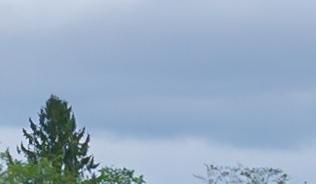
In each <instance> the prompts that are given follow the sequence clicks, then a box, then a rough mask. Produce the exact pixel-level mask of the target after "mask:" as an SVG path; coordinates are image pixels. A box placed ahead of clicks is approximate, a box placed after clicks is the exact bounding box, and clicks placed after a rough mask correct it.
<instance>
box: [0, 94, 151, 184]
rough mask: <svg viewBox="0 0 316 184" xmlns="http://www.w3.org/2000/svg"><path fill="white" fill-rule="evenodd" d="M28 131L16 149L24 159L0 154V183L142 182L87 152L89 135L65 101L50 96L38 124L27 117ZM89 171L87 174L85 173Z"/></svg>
mask: <svg viewBox="0 0 316 184" xmlns="http://www.w3.org/2000/svg"><path fill="white" fill-rule="evenodd" d="M29 121H30V128H31V132H27V131H26V130H25V129H23V134H24V136H25V138H26V140H27V145H24V144H21V145H20V146H19V147H18V152H19V153H23V155H24V156H25V157H26V161H19V160H16V159H13V158H12V156H11V154H10V153H9V151H8V150H7V151H6V152H4V153H0V161H1V162H0V163H2V164H0V184H144V183H145V181H144V179H143V176H135V175H134V171H133V170H128V169H126V168H123V169H115V168H110V167H105V168H102V169H101V170H99V172H95V169H96V168H97V167H98V164H95V163H94V158H93V156H91V155H88V149H89V142H90V136H89V135H87V136H85V128H83V129H80V130H77V129H76V120H75V117H74V114H73V113H72V109H71V107H69V106H68V103H67V102H66V101H63V100H60V99H59V98H58V97H56V96H51V97H50V98H49V100H48V101H47V102H46V106H45V107H44V108H42V109H41V111H40V113H39V124H38V125H37V124H35V123H34V122H33V121H32V120H31V119H30V120H29ZM88 173H89V174H88Z"/></svg>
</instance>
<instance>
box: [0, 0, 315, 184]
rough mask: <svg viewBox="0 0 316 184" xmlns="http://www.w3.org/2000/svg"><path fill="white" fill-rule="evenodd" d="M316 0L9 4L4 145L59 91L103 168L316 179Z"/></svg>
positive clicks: (3, 7)
mask: <svg viewBox="0 0 316 184" xmlns="http://www.w3.org/2000/svg"><path fill="white" fill-rule="evenodd" d="M315 6H316V3H315V2H313V1H309V0H303V1H302V0H301V1H298V0H182V1H177V0H159V1H156V0H66V1H62V0H55V1H50V0H47V1H42V0H41V1H40V0H28V1H24V0H1V1H0V84H1V86H0V101H1V103H0V112H1V114H0V122H1V125H0V126H1V127H2V130H1V131H2V132H3V134H1V135H0V139H2V145H1V146H2V147H5V146H7V145H5V144H8V145H11V146H12V145H14V144H18V143H19V141H20V138H21V137H17V136H16V134H19V133H17V132H19V130H20V129H21V128H22V127H27V126H28V122H27V119H28V118H29V117H31V118H33V119H34V120H36V119H37V113H38V112H39V109H40V107H42V106H43V105H44V103H45V101H46V100H47V99H48V98H49V96H50V94H56V95H58V96H60V97H61V98H63V99H66V100H67V101H69V103H70V104H72V105H73V108H74V111H75V114H76V117H77V120H78V123H79V124H80V125H81V126H86V127H87V129H88V130H89V132H90V133H91V134H92V135H93V137H92V142H93V141H94V140H93V138H95V143H92V144H93V145H92V148H93V150H95V152H96V156H97V157H98V158H99V159H100V160H102V162H104V164H114V165H118V166H130V167H132V168H135V169H137V170H138V171H139V172H140V173H144V174H145V177H146V178H147V180H148V183H150V184H161V183H163V184H174V183H182V184H192V183H199V182H198V181H197V180H196V179H194V178H193V177H192V174H193V173H196V172H201V173H202V174H204V173H203V163H209V162H212V163H218V164H235V163H237V162H238V163H245V164H246V165H247V164H248V165H251V166H274V167H282V168H284V169H285V170H288V171H289V172H290V173H291V174H292V175H293V178H295V177H296V178H297V181H303V180H304V179H306V180H309V181H310V182H311V183H313V182H316V178H315V176H313V174H312V171H315V169H316V166H315V165H316V159H315V158H314V156H312V155H315V154H316V148H315V145H316V134H315V130H316V115H315V110H316V86H315V78H316V73H315V68H316V63H315V59H316V26H315V18H316V11H315V10H314V9H315ZM13 148H14V146H13ZM110 153H111V154H110ZM166 178H167V179H168V180H167V179H166Z"/></svg>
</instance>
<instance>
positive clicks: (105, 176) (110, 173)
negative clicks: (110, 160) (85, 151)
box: [97, 167, 145, 184]
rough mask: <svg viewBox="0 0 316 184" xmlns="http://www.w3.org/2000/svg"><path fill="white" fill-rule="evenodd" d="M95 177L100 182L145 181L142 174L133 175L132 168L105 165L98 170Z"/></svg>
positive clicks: (127, 183) (135, 183)
mask: <svg viewBox="0 0 316 184" xmlns="http://www.w3.org/2000/svg"><path fill="white" fill-rule="evenodd" d="M100 173H101V174H100V176H99V177H98V178H97V179H98V181H99V183H102V184H142V183H145V181H144V178H143V176H135V174H134V171H133V170H128V169H126V168H123V169H115V168H110V167H105V168H102V169H101V170H100Z"/></svg>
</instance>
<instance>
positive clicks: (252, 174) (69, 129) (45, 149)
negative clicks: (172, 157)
mask: <svg viewBox="0 0 316 184" xmlns="http://www.w3.org/2000/svg"><path fill="white" fill-rule="evenodd" d="M29 123H30V131H27V130H26V129H22V133H23V136H24V138H25V140H24V142H25V144H23V143H21V144H20V145H19V146H17V152H18V154H20V155H21V156H23V157H24V159H22V160H19V159H16V158H13V156H12V154H11V153H10V152H9V150H8V149H7V150H6V151H5V152H2V153H0V160H1V163H0V184H144V183H145V180H144V177H143V175H136V174H135V172H134V170H131V169H127V168H113V167H101V166H100V164H99V163H97V162H95V159H94V157H93V155H92V154H90V152H89V143H90V135H89V134H87V133H86V129H85V128H81V129H79V128H77V122H76V118H75V116H74V113H73V111H72V108H71V106H69V105H68V102H67V101H65V100H62V99H60V98H59V97H57V96H54V95H52V96H51V97H50V98H49V99H48V100H47V101H46V104H45V106H44V107H43V108H41V109H40V113H39V114H38V123H36V122H34V121H33V120H32V119H29ZM194 176H195V177H196V178H198V179H199V180H200V181H202V182H203V183H206V184H286V183H288V181H289V177H288V175H287V174H286V173H285V172H283V171H282V170H280V169H274V168H260V167H259V168H247V167H243V166H241V165H239V166H236V167H227V166H215V165H206V176H200V175H194ZM305 184H306V182H305Z"/></svg>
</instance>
